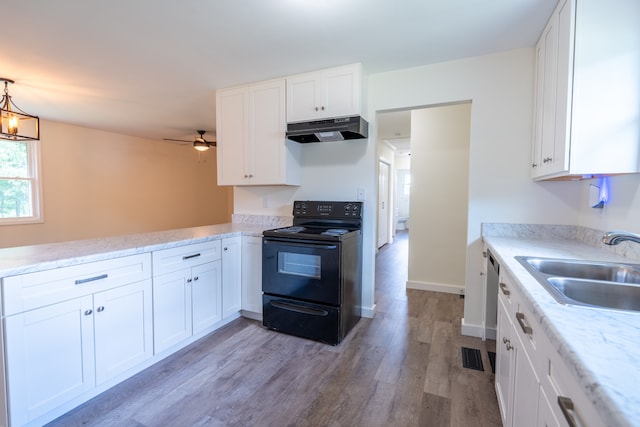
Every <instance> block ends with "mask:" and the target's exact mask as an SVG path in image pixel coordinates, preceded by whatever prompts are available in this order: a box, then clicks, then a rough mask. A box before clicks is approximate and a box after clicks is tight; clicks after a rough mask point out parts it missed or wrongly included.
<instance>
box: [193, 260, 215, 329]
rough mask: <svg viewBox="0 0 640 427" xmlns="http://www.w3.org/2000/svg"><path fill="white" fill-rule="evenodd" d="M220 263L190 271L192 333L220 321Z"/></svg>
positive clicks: (205, 265)
mask: <svg viewBox="0 0 640 427" xmlns="http://www.w3.org/2000/svg"><path fill="white" fill-rule="evenodd" d="M221 267H222V263H221V261H214V262H209V263H207V264H202V265H199V266H197V267H193V269H192V270H191V283H190V285H191V304H192V306H193V311H192V316H193V333H194V334H196V333H198V332H200V331H203V330H204V329H206V328H208V327H210V326H213V325H215V324H216V323H218V322H219V321H220V320H222V268H221Z"/></svg>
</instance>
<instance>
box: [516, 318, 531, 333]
mask: <svg viewBox="0 0 640 427" xmlns="http://www.w3.org/2000/svg"><path fill="white" fill-rule="evenodd" d="M516 319H517V320H518V323H519V324H520V327H521V328H522V332H524V333H525V334H527V335H531V334H532V333H533V329H531V326H529V325H527V324H526V323H524V313H516Z"/></svg>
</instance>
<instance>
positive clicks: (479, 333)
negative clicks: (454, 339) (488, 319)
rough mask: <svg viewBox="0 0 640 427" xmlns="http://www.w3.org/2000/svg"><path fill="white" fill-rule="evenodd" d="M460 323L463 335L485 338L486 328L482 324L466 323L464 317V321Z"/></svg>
mask: <svg viewBox="0 0 640 427" xmlns="http://www.w3.org/2000/svg"><path fill="white" fill-rule="evenodd" d="M460 323H461V330H460V332H461V333H462V335H467V336H470V337H477V338H482V339H484V336H485V330H484V327H483V326H482V325H471V324H468V323H465V322H464V317H463V318H462V321H461V322H460Z"/></svg>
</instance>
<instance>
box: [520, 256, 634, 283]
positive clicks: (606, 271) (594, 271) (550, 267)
mask: <svg viewBox="0 0 640 427" xmlns="http://www.w3.org/2000/svg"><path fill="white" fill-rule="evenodd" d="M526 262H527V264H529V265H530V266H531V267H533V268H534V269H535V270H537V271H539V272H540V273H543V274H551V275H554V276H562V277H575V278H579V279H591V280H606V281H609V282H619V283H639V284H640V266H634V265H631V264H618V263H604V262H589V261H578V260H575V261H574V260H563V259H549V258H526Z"/></svg>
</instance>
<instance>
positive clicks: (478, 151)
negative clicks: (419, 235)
mask: <svg viewBox="0 0 640 427" xmlns="http://www.w3.org/2000/svg"><path fill="white" fill-rule="evenodd" d="M533 71H534V56H533V48H530V49H529V48H527V49H518V50H514V51H509V52H502V53H498V54H493V55H486V56H481V57H476V58H469V59H463V60H459V61H452V62H445V63H440V64H435V65H429V66H424V67H416V68H409V69H404V70H397V71H392V72H388V73H380V74H375V75H372V76H370V78H369V117H375V112H376V111H383V110H393V109H402V108H412V107H422V106H428V105H437V104H445V103H450V102H460V101H467V100H470V101H471V102H472V106H473V107H472V111H471V134H470V163H469V213H468V224H467V258H466V277H465V284H464V286H465V298H466V299H465V312H464V315H465V318H464V320H463V330H464V331H465V333H470V334H475V335H478V336H480V335H481V334H482V331H481V327H482V293H481V291H482V279H481V276H480V272H481V271H482V264H483V263H484V258H483V257H482V242H481V238H480V224H481V223H482V222H514V223H546V224H575V223H576V222H577V220H578V212H577V208H576V207H577V206H578V205H579V201H580V198H581V183H578V182H549V183H535V182H533V181H531V179H530V178H529V170H530V168H529V163H530V141H531V129H532V115H533V113H532V108H533ZM373 126H375V123H374V124H373ZM411 166H412V169H414V168H418V167H420V165H417V164H415V159H413V160H412V165H411ZM442 184H443V185H446V184H447V183H446V182H443V183H442ZM416 220H417V219H416V218H412V219H411V222H412V225H413V224H415V221H416Z"/></svg>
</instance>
